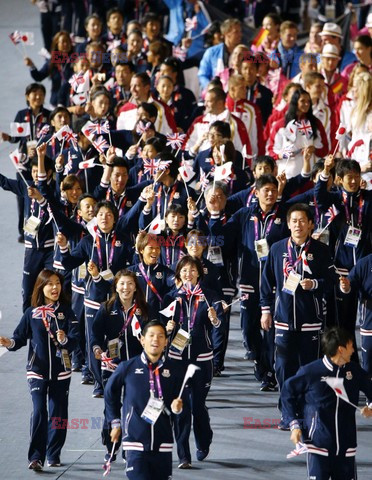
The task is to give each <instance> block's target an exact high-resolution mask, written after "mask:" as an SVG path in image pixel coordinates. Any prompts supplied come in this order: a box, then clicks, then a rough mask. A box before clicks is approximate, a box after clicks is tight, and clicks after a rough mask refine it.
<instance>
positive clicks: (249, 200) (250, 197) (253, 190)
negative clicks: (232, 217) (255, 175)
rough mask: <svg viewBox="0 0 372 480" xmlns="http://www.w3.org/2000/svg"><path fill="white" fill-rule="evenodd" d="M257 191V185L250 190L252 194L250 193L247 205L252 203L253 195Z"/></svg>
mask: <svg viewBox="0 0 372 480" xmlns="http://www.w3.org/2000/svg"><path fill="white" fill-rule="evenodd" d="M255 193H256V187H252V190H251V191H250V194H249V195H248V198H247V207H249V206H250V205H251V202H252V198H253V195H254V194H255Z"/></svg>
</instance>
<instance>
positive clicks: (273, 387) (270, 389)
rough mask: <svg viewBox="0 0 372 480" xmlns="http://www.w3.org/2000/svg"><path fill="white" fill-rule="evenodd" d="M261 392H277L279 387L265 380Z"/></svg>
mask: <svg viewBox="0 0 372 480" xmlns="http://www.w3.org/2000/svg"><path fill="white" fill-rule="evenodd" d="M260 390H261V392H277V391H278V387H277V385H276V384H275V383H272V382H266V381H265V380H264V381H262V382H261V388H260Z"/></svg>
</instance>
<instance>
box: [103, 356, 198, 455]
mask: <svg viewBox="0 0 372 480" xmlns="http://www.w3.org/2000/svg"><path fill="white" fill-rule="evenodd" d="M156 368H159V373H160V375H159V379H160V384H161V389H162V394H163V400H164V403H165V409H164V411H163V413H161V414H160V417H159V418H158V420H157V421H156V423H155V425H150V423H147V422H146V421H145V420H144V419H143V418H141V415H142V412H143V411H144V409H145V407H146V405H147V402H148V401H149V398H150V374H149V366H148V359H147V357H146V354H145V353H144V352H142V354H141V355H137V356H136V357H134V358H132V359H130V360H128V361H127V362H121V363H120V364H119V366H118V367H117V369H116V370H115V372H114V373H113V374H112V375H111V377H110V379H109V381H108V382H107V385H106V387H105V414H106V418H107V421H108V422H110V423H111V426H112V425H119V424H120V414H121V418H122V434H123V450H137V451H145V452H170V453H171V452H172V448H173V432H172V424H171V417H170V411H171V403H172V401H173V400H174V399H175V398H177V397H178V393H179V390H180V388H181V385H182V380H183V374H184V371H183V370H182V369H180V367H179V365H178V364H176V363H175V362H174V361H172V360H170V359H166V360H164V358H162V359H160V360H159V361H158V362H157V364H154V365H153V366H152V369H153V371H155V370H156ZM196 374H197V373H196ZM155 385H156V382H155ZM123 387H124V394H123V395H122V391H123ZM155 396H156V397H157V398H158V397H159V393H158V391H157V388H156V387H155ZM121 407H122V411H121V412H120V410H121Z"/></svg>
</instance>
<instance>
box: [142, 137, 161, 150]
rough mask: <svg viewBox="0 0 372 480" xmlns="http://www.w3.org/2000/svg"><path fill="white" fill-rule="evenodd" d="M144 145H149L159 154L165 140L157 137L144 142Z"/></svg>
mask: <svg viewBox="0 0 372 480" xmlns="http://www.w3.org/2000/svg"><path fill="white" fill-rule="evenodd" d="M146 145H151V146H152V147H153V148H155V150H156V152H157V153H160V152H161V151H163V150H164V148H165V140H163V139H162V138H159V137H151V138H149V139H148V140H146V142H145V146H146Z"/></svg>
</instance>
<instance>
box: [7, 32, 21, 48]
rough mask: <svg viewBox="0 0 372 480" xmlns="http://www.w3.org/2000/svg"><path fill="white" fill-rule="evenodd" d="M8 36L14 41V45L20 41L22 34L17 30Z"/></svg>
mask: <svg viewBox="0 0 372 480" xmlns="http://www.w3.org/2000/svg"><path fill="white" fill-rule="evenodd" d="M9 38H10V40H11V41H12V42H13V43H14V45H18V43H21V42H22V34H21V32H19V31H18V30H16V31H15V32H12V33H10V34H9Z"/></svg>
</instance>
